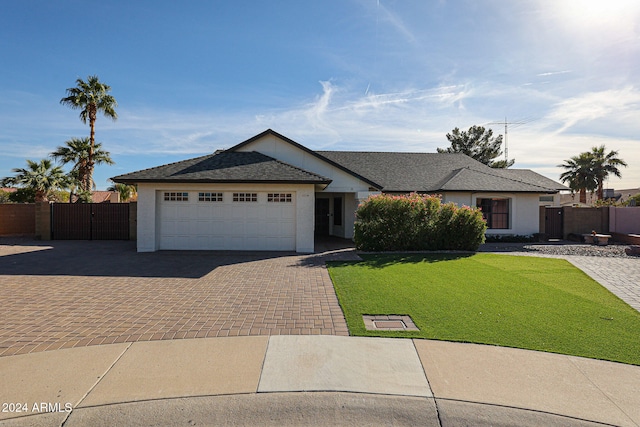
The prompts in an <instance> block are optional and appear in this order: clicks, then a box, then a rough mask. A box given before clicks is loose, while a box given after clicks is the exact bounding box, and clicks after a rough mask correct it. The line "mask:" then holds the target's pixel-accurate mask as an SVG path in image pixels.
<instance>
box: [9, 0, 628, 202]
mask: <svg viewBox="0 0 640 427" xmlns="http://www.w3.org/2000/svg"><path fill="white" fill-rule="evenodd" d="M0 58H2V66H1V67H0V177H3V176H9V175H11V169H12V168H14V167H23V166H24V165H25V159H32V160H39V159H41V158H44V157H46V156H47V155H48V153H50V152H51V151H53V150H54V149H55V148H56V147H58V146H60V145H63V144H64V142H65V141H66V140H68V139H70V138H72V137H83V136H88V133H89V129H88V125H84V124H83V123H82V122H81V121H80V119H79V118H78V112H77V111H75V110H71V109H69V108H68V107H65V106H62V105H60V104H59V101H60V99H61V98H62V97H64V96H65V89H67V88H69V87H73V86H75V80H76V79H77V78H78V77H80V78H83V79H85V78H86V77H87V76H89V75H93V74H97V75H98V76H99V77H100V79H101V80H102V81H103V82H105V83H107V84H109V85H111V87H112V92H111V93H112V95H113V96H114V97H115V98H116V99H117V101H118V107H117V112H118V115H119V119H118V120H117V121H115V122H112V121H110V120H109V119H107V118H105V117H102V116H100V117H99V118H98V120H97V124H96V126H97V127H96V129H97V131H96V138H97V140H98V141H99V142H102V143H103V145H104V148H105V149H106V150H108V151H110V152H111V155H112V157H113V159H114V160H115V161H116V165H115V166H99V167H98V168H97V169H96V172H95V176H94V179H95V181H96V183H97V186H98V188H99V189H104V188H106V187H107V186H108V185H109V183H108V182H107V179H108V178H110V177H113V176H116V175H119V174H122V173H126V172H131V171H134V170H139V169H143V168H147V167H153V166H158V165H161V164H165V163H169V162H173V161H178V160H182V159H186V158H190V157H194V156H197V155H202V154H206V153H210V152H213V151H215V150H216V149H219V148H226V147H230V146H232V145H235V144H237V143H239V142H241V141H243V140H245V139H247V138H250V137H251V136H253V135H255V134H257V133H259V132H262V131H263V130H265V129H267V128H272V129H274V130H275V131H277V132H280V133H282V134H284V135H286V136H288V137H290V138H292V139H294V140H295V141H297V142H299V143H301V144H303V145H306V146H307V147H309V148H312V149H323V150H362V151H416V152H435V151H436V148H437V147H442V148H444V147H447V146H448V145H449V143H448V141H447V139H446V134H447V133H448V132H450V131H451V130H452V129H453V128H454V127H459V128H461V129H468V128H469V127H470V126H472V125H485V126H487V127H490V128H492V129H493V130H494V132H495V133H499V134H503V133H504V125H500V124H491V125H490V124H489V123H496V122H501V121H504V120H505V118H506V119H507V121H509V122H517V123H519V124H515V123H514V124H512V125H510V126H509V127H508V150H509V157H510V158H515V160H516V164H515V166H514V167H516V168H527V169H534V170H536V171H537V172H539V173H542V174H544V175H546V176H548V177H550V178H553V179H556V180H557V179H558V177H559V174H560V173H561V169H560V168H558V167H557V165H558V164H560V163H562V162H563V160H565V159H568V158H569V157H571V156H573V155H576V154H578V153H580V152H582V151H587V150H590V148H591V147H592V146H595V145H601V144H605V145H606V147H607V148H608V149H609V150H617V151H619V155H620V157H621V158H623V159H624V160H626V161H627V163H628V164H629V167H628V168H625V169H623V170H622V174H623V175H622V179H617V178H611V179H610V180H609V182H608V186H610V187H612V188H617V189H622V188H638V187H640V141H639V135H640V87H638V82H640V79H639V77H640V2H638V1H637V0H608V1H595V0H519V1H508V0H468V1H466V0H455V1H445V0H441V1H437V0H433V1H425V0H395V1H394V0H379V1H378V0H323V1H311V0H308V1H301V0H278V1H275V2H274V1H272V2H266V1H257V0H253V1H249V0H234V1H184V2H177V1H164V0H153V1H144V0H137V1H129V0H126V1H120V0H110V1H108V2H107V1H93V0H82V1H71V0H60V1H56V2H51V1H48V0H47V1H44V0H25V1H12V2H5V3H4V4H3V7H2V12H1V13H0Z"/></svg>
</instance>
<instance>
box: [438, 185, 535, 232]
mask: <svg viewBox="0 0 640 427" xmlns="http://www.w3.org/2000/svg"><path fill="white" fill-rule="evenodd" d="M486 198H499V199H510V205H509V214H510V216H509V225H510V228H508V229H488V230H487V233H486V234H513V235H521V236H527V235H530V234H534V233H538V232H539V231H540V223H539V217H540V210H539V206H540V194H529V193H463V192H460V193H457V192H456V193H445V194H443V196H442V201H443V202H444V203H449V202H453V203H455V204H456V205H458V206H462V205H466V206H476V200H477V199H486Z"/></svg>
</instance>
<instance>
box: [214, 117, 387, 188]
mask: <svg viewBox="0 0 640 427" xmlns="http://www.w3.org/2000/svg"><path fill="white" fill-rule="evenodd" d="M268 137H273V138H272V140H273V139H274V138H275V139H276V140H279V142H280V143H282V144H284V146H283V147H281V149H279V148H278V147H275V146H266V145H265V141H267V140H268V139H269V138H268ZM250 150H255V151H259V152H261V153H265V154H267V155H270V156H272V157H275V158H279V159H283V160H284V161H286V162H287V163H289V164H293V165H296V166H298V167H300V168H303V169H316V168H318V163H317V162H320V164H325V166H324V167H320V169H321V170H318V171H317V172H318V173H321V174H322V175H325V176H329V177H330V178H332V179H334V180H336V178H337V177H335V176H331V175H332V174H333V173H332V171H331V169H332V168H335V169H338V170H339V171H341V172H342V173H344V174H347V175H349V176H351V177H353V178H356V179H357V180H359V181H362V182H363V183H364V184H365V186H366V187H369V186H370V187H375V188H379V189H382V186H381V185H380V184H379V183H377V182H374V180H372V179H371V178H370V177H369V176H368V175H363V174H360V173H359V172H358V171H355V170H353V169H351V168H349V167H345V165H343V164H340V163H337V162H334V161H333V160H332V159H331V158H328V157H325V156H323V155H322V154H321V153H322V152H320V151H314V150H311V149H310V148H307V147H305V146H304V145H302V144H299V143H297V142H296V141H294V140H292V139H290V138H287V137H286V136H284V135H281V134H279V133H278V132H276V131H274V130H272V129H267V130H265V131H264V132H261V133H259V134H258V135H256V136H253V137H251V138H249V139H247V140H246V141H243V142H241V143H239V144H237V145H234V146H233V147H231V148H229V149H227V150H226V151H250ZM295 152H297V153H299V154H301V156H300V155H296V153H295ZM313 160H315V161H316V162H315V164H311V163H313Z"/></svg>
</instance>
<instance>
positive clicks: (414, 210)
mask: <svg viewBox="0 0 640 427" xmlns="http://www.w3.org/2000/svg"><path fill="white" fill-rule="evenodd" d="M486 229H487V225H486V223H485V221H484V220H483V219H482V213H481V212H480V210H479V209H477V208H470V207H468V206H462V207H458V206H456V205H455V204H454V203H446V204H442V203H441V201H440V197H438V196H423V195H419V194H415V193H412V194H409V195H407V196H391V195H388V194H381V195H377V196H371V197H369V198H368V199H367V200H366V201H365V202H363V203H362V204H361V205H360V206H359V207H358V210H357V211H356V223H355V234H354V240H355V244H356V248H357V249H359V250H363V251H425V250H426V251H437V250H464V251H475V250H477V249H478V247H479V246H480V244H481V243H483V242H484V233H485V231H486Z"/></svg>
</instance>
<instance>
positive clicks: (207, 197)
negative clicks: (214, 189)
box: [198, 193, 222, 202]
mask: <svg viewBox="0 0 640 427" xmlns="http://www.w3.org/2000/svg"><path fill="white" fill-rule="evenodd" d="M198 201H199V202H221V201H222V193H198Z"/></svg>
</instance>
